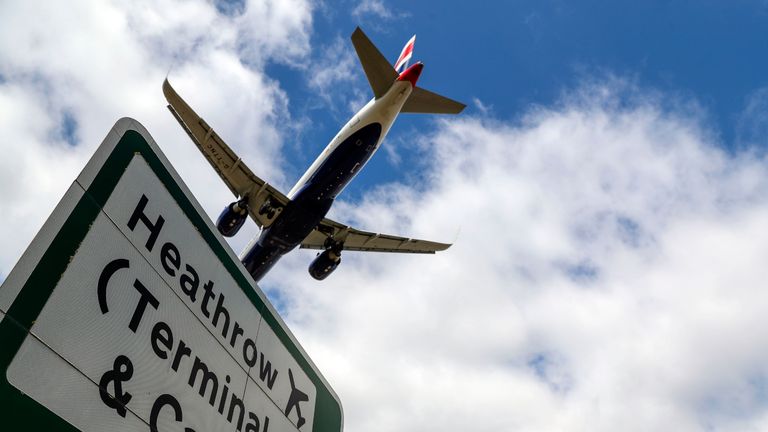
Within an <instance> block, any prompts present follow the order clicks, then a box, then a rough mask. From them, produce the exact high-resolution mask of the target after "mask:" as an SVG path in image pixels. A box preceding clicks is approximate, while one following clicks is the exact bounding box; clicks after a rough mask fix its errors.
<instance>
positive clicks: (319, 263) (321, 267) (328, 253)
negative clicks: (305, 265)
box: [309, 249, 341, 280]
mask: <svg viewBox="0 0 768 432" xmlns="http://www.w3.org/2000/svg"><path fill="white" fill-rule="evenodd" d="M339 264H341V255H340V254H339V253H338V252H336V251H334V250H332V249H327V250H325V251H323V252H321V253H319V254H317V258H315V259H314V261H312V263H311V264H310V265H309V274H310V275H311V276H312V277H313V278H315V279H317V280H323V279H325V278H327V277H328V275H329V274H331V273H333V271H334V270H336V267H338V266H339Z"/></svg>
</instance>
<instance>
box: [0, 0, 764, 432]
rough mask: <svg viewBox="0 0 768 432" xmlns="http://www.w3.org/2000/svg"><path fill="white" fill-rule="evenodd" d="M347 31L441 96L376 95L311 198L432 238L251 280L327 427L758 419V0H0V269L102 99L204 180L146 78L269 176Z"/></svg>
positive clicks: (306, 152) (493, 427)
mask: <svg viewBox="0 0 768 432" xmlns="http://www.w3.org/2000/svg"><path fill="white" fill-rule="evenodd" d="M357 25H360V26H361V27H362V28H363V29H364V30H365V31H366V32H367V34H368V35H369V36H370V38H371V39H372V40H373V41H374V42H375V43H376V44H377V46H379V48H380V49H381V51H382V52H383V53H384V54H385V55H386V56H387V57H388V58H391V59H392V60H393V61H394V60H395V58H396V57H397V55H398V54H399V52H400V49H401V48H402V45H403V44H404V43H405V42H406V41H407V40H408V39H409V38H410V37H411V36H412V35H413V34H414V33H415V34H416V35H417V39H416V46H415V59H418V60H422V61H424V63H425V68H424V72H423V74H422V76H421V78H420V80H419V84H420V85H422V86H424V87H425V88H428V89H430V90H433V91H436V92H438V93H441V94H444V95H446V96H449V97H451V98H453V99H456V100H460V101H463V102H465V103H466V104H467V105H468V107H467V109H466V110H465V111H464V113H462V114H461V115H459V116H452V117H439V116H432V115H412V114H404V115H402V116H401V117H400V118H399V119H398V121H397V122H396V123H395V125H394V127H393V128H392V130H391V131H390V133H389V135H388V136H387V138H386V141H385V142H384V145H383V147H382V149H381V151H380V152H379V153H378V154H377V155H376V157H374V158H373V160H372V161H371V162H370V163H369V164H368V165H367V166H366V168H365V170H363V171H362V173H361V174H360V175H359V176H358V177H357V178H356V179H355V181H353V183H352V184H351V185H350V186H349V188H348V189H347V190H345V191H344V193H343V194H342V195H341V196H340V197H339V199H338V200H337V203H336V204H335V206H334V208H333V209H332V211H331V216H332V217H333V218H334V219H337V220H341V221H344V222H346V223H350V224H353V225H355V226H356V227H359V228H362V229H366V230H371V231H378V232H385V233H393V234H401V235H405V236H410V237H417V238H426V239H434V240H437V241H446V242H453V243H454V245H453V246H452V247H451V248H450V249H449V250H447V251H446V252H443V253H439V254H436V255H434V256H416V257H414V256H401V255H388V254H386V255H376V254H355V253H352V252H348V253H345V254H344V260H343V261H344V262H343V264H342V265H341V266H340V267H339V268H338V270H337V271H336V272H335V273H334V274H333V275H331V276H330V277H329V278H328V279H326V280H325V281H323V282H317V281H315V280H313V279H312V278H311V277H310V276H309V275H308V274H307V272H306V268H307V266H308V264H309V262H310V261H311V260H312V258H313V257H314V254H313V253H312V252H311V251H296V252H293V253H291V254H289V255H288V256H286V257H285V258H284V259H283V260H282V261H281V262H280V263H279V264H278V265H277V266H276V267H275V268H274V269H273V270H272V271H271V273H269V274H268V275H267V276H266V277H265V278H264V279H263V280H262V282H261V283H260V286H261V287H262V289H264V290H265V291H266V292H267V293H268V295H269V296H270V299H272V301H273V302H274V303H275V304H276V305H277V307H278V308H279V310H280V311H281V312H282V314H283V317H284V319H285V320H286V321H287V322H288V324H289V326H290V327H291V329H292V330H293V332H294V333H295V334H296V336H297V338H298V339H299V341H300V342H301V343H302V345H303V346H304V347H305V349H306V351H307V352H308V353H309V354H310V355H311V356H312V358H313V360H314V361H315V363H316V364H317V365H318V367H319V368H320V370H321V371H323V373H324V375H325V377H326V378H327V380H328V381H329V382H330V383H331V385H332V386H333V388H334V389H335V390H336V392H337V393H338V394H339V396H340V398H341V400H342V404H343V406H344V412H345V428H346V430H367V431H392V430H400V431H423V430H446V431H454V430H455V431H465V430H476V431H613V430H626V431H656V430H678V431H764V430H768V314H766V313H765V311H766V310H768V285H766V280H768V265H766V263H768V157H767V156H766V149H767V148H768V138H766V137H768V57H767V56H766V54H767V53H768V3H766V2H765V1H764V0H736V1H729V2H716V1H706V0H705V1H699V2H690V1H646V2H634V1H613V2H607V1H587V0H585V1H568V2H566V1H554V0H551V1H550V0H545V1H515V2H458V1H446V2H441V3H440V6H439V7H438V6H436V5H435V4H433V3H431V2H429V3H428V2H396V1H389V0H364V1H362V2H353V1H339V2H323V1H317V0H274V1H272V0H261V1H233V2H213V3H212V2H205V1H196V0H187V1H177V0H160V1H135V2H130V3H126V2H118V1H111V2H110V1H86V0H76V1H71V2H67V3H66V4H64V2H44V3H43V2H35V1H13V0H11V1H3V2H0V129H1V130H2V131H3V138H4V139H3V142H2V144H0V148H2V149H3V150H4V152H3V153H4V154H5V155H6V156H5V157H3V158H0V215H2V216H0V217H1V218H2V222H3V223H2V224H0V237H2V238H3V239H4V241H3V245H4V247H3V248H2V249H1V250H0V278H4V277H5V276H6V275H7V274H8V272H9V271H10V269H11V268H12V267H13V265H14V263H15V262H16V260H17V259H18V258H19V256H20V255H21V253H22V252H23V251H24V249H25V248H26V246H27V245H28V244H29V242H30V241H31V240H32V238H33V236H34V235H35V233H36V232H37V231H38V230H39V228H40V227H41V226H42V224H43V222H44V221H45V219H46V217H47V216H48V215H49V214H50V212H51V211H52V209H53V208H54V207H55V205H56V203H57V202H58V200H59V199H60V198H61V197H62V196H63V194H64V192H65V190H66V189H67V188H68V186H69V185H70V184H71V183H72V181H73V180H74V179H75V178H76V177H77V175H78V173H79V172H80V170H81V169H82V168H83V166H84V165H85V163H86V161H87V160H88V159H89V158H90V156H91V154H92V153H93V151H94V149H95V148H96V147H97V146H98V145H99V144H100V142H101V140H102V139H103V138H104V136H105V135H106V133H107V131H108V130H109V129H110V128H111V126H112V125H113V124H114V122H115V121H116V120H117V119H118V118H120V117H123V116H130V117H133V118H135V119H137V120H138V121H139V122H141V123H142V124H143V125H144V126H145V127H146V128H147V129H148V130H149V132H150V133H151V134H152V136H153V137H154V138H155V140H156V141H157V142H158V143H159V145H160V147H161V148H162V150H163V151H164V153H165V154H166V156H167V157H168V158H169V159H170V161H171V162H172V163H173V164H174V166H175V168H176V170H177V171H178V172H179V174H180V176H181V178H182V179H184V181H185V182H186V183H187V185H188V186H189V188H190V189H191V190H192V192H193V193H194V194H195V196H196V198H197V199H198V200H199V201H200V203H201V205H202V206H203V208H204V209H205V210H206V211H207V213H208V215H209V216H210V217H211V218H213V219H215V217H216V216H217V215H218V213H219V211H220V210H221V209H222V208H223V207H224V205H226V204H227V203H229V202H230V201H231V199H232V197H231V195H230V193H229V191H228V189H226V187H225V186H224V185H223V184H222V183H221V181H220V180H219V179H218V177H217V176H216V175H215V173H213V171H212V170H211V169H210V167H209V166H208V165H207V163H206V162H205V160H204V159H203V158H202V157H201V156H200V154H199V153H198V152H197V150H196V148H194V146H192V144H191V143H190V142H189V140H188V138H187V136H186V135H185V134H184V133H183V132H182V131H181V130H180V128H179V126H178V124H177V123H176V121H175V120H174V119H173V117H172V116H171V115H170V113H168V111H167V109H166V108H165V100H164V98H163V96H162V92H161V83H162V81H163V79H164V78H165V77H166V76H168V77H169V78H170V80H171V82H172V83H173V84H174V86H175V87H176V89H177V90H178V91H179V93H180V94H181V95H182V97H184V98H185V99H186V100H187V101H188V102H189V103H190V105H192V107H193V108H195V109H196V110H197V111H198V112H199V113H200V114H201V115H202V116H203V117H204V118H205V119H206V121H207V122H208V123H209V124H211V125H212V126H213V127H214V128H215V129H216V130H217V131H218V133H219V134H220V135H221V136H222V137H223V138H224V139H225V140H226V141H227V142H228V144H229V145H230V146H232V147H233V148H234V149H235V150H236V151H237V152H238V153H239V154H240V155H241V156H242V157H243V159H244V161H245V162H246V163H247V164H248V165H249V167H250V168H251V169H252V170H253V171H254V172H255V173H257V175H259V176H261V177H262V178H264V179H266V180H267V181H269V182H270V183H272V184H275V185H277V186H278V187H280V188H281V189H282V190H285V191H287V190H288V189H290V187H291V186H292V185H293V183H294V182H295V181H296V180H297V179H298V178H299V177H300V176H301V174H302V173H303V172H304V170H305V169H306V168H307V167H308V166H309V164H310V163H311V162H312V160H313V159H314V158H315V157H316V155H317V154H318V153H319V152H320V151H321V150H322V148H323V147H324V146H325V145H326V144H327V142H328V141H329V140H330V139H331V138H332V137H333V136H334V135H335V133H336V131H337V130H338V128H339V127H340V126H341V125H343V124H344V123H345V122H346V121H347V119H348V118H349V117H350V116H351V115H352V114H353V113H354V112H355V111H357V109H359V108H360V107H362V106H363V104H364V103H365V102H366V101H367V100H368V99H369V98H370V97H371V92H370V89H369V88H368V85H367V82H366V80H365V77H364V75H363V73H362V71H361V68H360V66H359V64H358V63H357V59H356V57H355V54H354V50H353V49H352V46H351V44H350V42H349V35H350V34H351V33H352V31H353V30H354V28H355V26H357ZM257 233H258V231H257V229H256V227H255V226H254V225H253V224H250V223H249V224H247V226H246V227H245V228H244V229H243V230H242V232H241V234H239V235H238V236H237V237H236V238H234V239H233V240H231V241H230V245H231V246H232V248H233V249H234V250H235V252H240V250H241V249H242V248H243V247H244V246H245V244H246V243H247V241H248V240H249V237H250V236H253V235H255V234H257Z"/></svg>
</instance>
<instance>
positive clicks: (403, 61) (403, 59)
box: [395, 35, 416, 74]
mask: <svg viewBox="0 0 768 432" xmlns="http://www.w3.org/2000/svg"><path fill="white" fill-rule="evenodd" d="M414 43H416V35H413V37H412V38H411V39H410V40H409V41H408V42H407V43H406V44H405V46H404V47H403V51H402V52H401V53H400V57H398V58H397V61H396V62H395V70H396V71H397V73H398V74H399V73H402V72H403V71H404V70H405V69H407V68H408V61H409V60H410V59H411V57H413V44H414Z"/></svg>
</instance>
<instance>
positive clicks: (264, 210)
mask: <svg viewBox="0 0 768 432" xmlns="http://www.w3.org/2000/svg"><path fill="white" fill-rule="evenodd" d="M276 213H277V207H274V206H272V202H271V201H270V200H266V201H264V204H262V205H261V207H259V214H260V215H267V218H269V219H272V218H273V217H275V214H276Z"/></svg>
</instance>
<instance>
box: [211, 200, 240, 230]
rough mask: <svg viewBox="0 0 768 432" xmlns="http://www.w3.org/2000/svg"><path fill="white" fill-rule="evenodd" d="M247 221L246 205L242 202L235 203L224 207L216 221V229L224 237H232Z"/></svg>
mask: <svg viewBox="0 0 768 432" xmlns="http://www.w3.org/2000/svg"><path fill="white" fill-rule="evenodd" d="M246 219H248V204H246V203H245V201H244V200H240V201H235V202H233V203H231V204H230V205H228V206H226V207H225V208H224V210H223V211H222V212H221V214H220V215H219V219H218V220H216V228H218V229H219V232H220V233H221V235H223V236H224V237H232V236H233V235H235V234H237V232H238V231H240V228H242V227H243V224H245V220H246Z"/></svg>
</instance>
